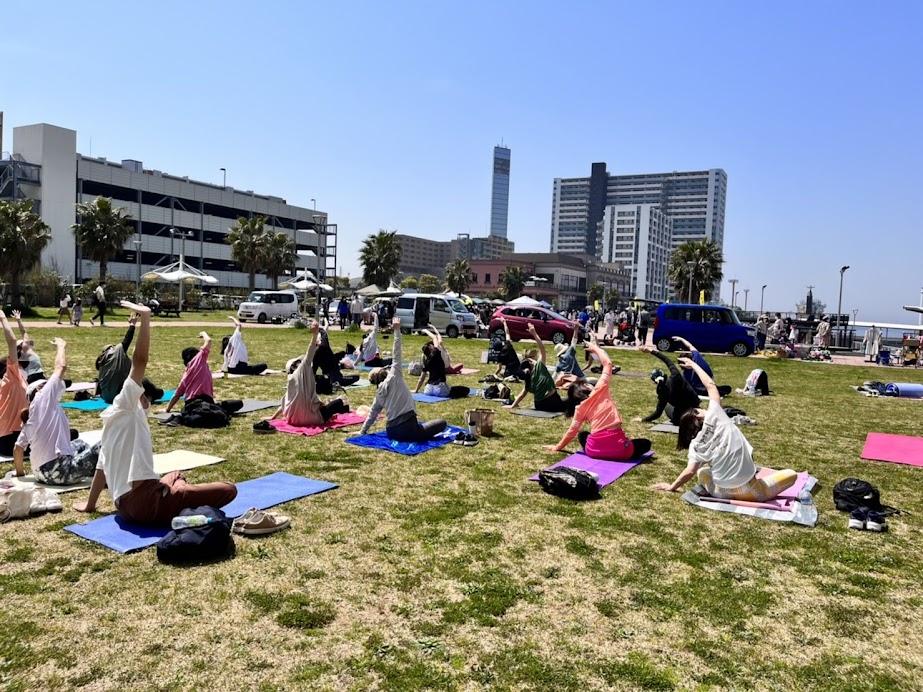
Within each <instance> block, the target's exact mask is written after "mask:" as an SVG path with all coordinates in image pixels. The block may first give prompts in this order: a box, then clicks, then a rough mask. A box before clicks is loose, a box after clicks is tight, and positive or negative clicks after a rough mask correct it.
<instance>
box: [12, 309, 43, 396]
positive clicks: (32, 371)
mask: <svg viewBox="0 0 923 692" xmlns="http://www.w3.org/2000/svg"><path fill="white" fill-rule="evenodd" d="M11 314H12V315H13V319H14V320H16V324H17V325H18V326H19V333H20V334H21V335H22V339H20V340H19V341H17V342H16V347H17V349H18V353H17V358H18V359H19V367H21V368H22V370H23V372H24V373H25V376H26V383H27V384H32V383H33V382H37V381H38V380H44V379H45V372H44V368H43V367H42V359H41V358H39V356H38V354H37V353H36V352H35V341H34V340H33V339H32V337H31V336H29V330H27V329H26V325H24V324H23V323H22V314H21V313H20V312H19V310H13V312H12V313H11Z"/></svg>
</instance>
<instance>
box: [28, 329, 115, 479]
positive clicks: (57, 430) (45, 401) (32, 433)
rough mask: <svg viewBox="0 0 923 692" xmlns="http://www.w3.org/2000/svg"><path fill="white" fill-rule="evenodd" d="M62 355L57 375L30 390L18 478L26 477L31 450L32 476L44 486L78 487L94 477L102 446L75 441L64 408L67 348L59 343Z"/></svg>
mask: <svg viewBox="0 0 923 692" xmlns="http://www.w3.org/2000/svg"><path fill="white" fill-rule="evenodd" d="M52 343H54V345H55V347H56V348H57V349H58V353H57V355H56V356H55V361H54V373H53V374H52V375H51V377H49V378H48V379H47V380H36V381H34V382H32V383H31V384H30V385H29V387H28V389H27V390H26V398H27V399H28V400H29V409H28V415H27V417H26V420H25V421H24V422H25V425H23V428H22V432H20V433H19V437H18V438H17V439H16V446H15V447H14V448H13V464H14V466H15V467H16V475H17V476H24V475H25V473H26V470H25V465H24V463H23V461H24V458H25V452H26V448H31V452H30V454H29V463H30V465H31V466H32V475H34V476H35V480H37V481H39V482H40V483H48V484H50V485H74V484H76V483H80V482H81V481H83V480H84V479H86V478H89V477H90V476H92V475H93V469H95V468H96V456H97V454H98V452H99V445H94V446H93V447H90V446H89V445H87V444H86V443H85V442H83V441H82V440H72V439H71V438H72V437H75V436H76V431H74V435H72V434H71V429H70V424H69V423H68V420H67V415H66V414H65V413H64V409H62V408H61V395H62V394H64V389H65V384H64V373H65V372H66V371H67V344H66V343H65V342H64V339H55V340H54V341H53V342H52Z"/></svg>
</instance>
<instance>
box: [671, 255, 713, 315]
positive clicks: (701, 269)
mask: <svg viewBox="0 0 923 692" xmlns="http://www.w3.org/2000/svg"><path fill="white" fill-rule="evenodd" d="M723 264H724V255H723V253H722V252H721V248H719V247H718V245H717V243H715V242H714V241H711V240H703V241H699V242H696V241H690V242H688V243H683V244H682V245H680V246H679V247H677V248H676V249H675V250H674V251H673V254H672V255H671V256H670V281H672V282H673V292H674V293H675V294H676V296H678V297H679V298H680V299H681V300H682V299H683V298H686V299H688V300H689V301H690V302H696V297H697V296H698V295H699V292H700V291H705V300H709V299H710V298H711V295H712V292H713V291H714V290H715V287H716V286H717V285H718V284H719V283H720V281H721V278H722V277H723V276H724V272H723V271H722V269H721V265H723ZM690 279H691V287H692V290H691V291H690ZM690 294H691V295H690Z"/></svg>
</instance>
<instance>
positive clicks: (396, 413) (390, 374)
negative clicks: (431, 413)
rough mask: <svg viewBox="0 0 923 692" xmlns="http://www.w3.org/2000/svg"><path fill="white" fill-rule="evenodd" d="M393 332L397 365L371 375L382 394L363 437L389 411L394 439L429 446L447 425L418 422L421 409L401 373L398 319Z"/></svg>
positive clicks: (367, 419) (391, 435)
mask: <svg viewBox="0 0 923 692" xmlns="http://www.w3.org/2000/svg"><path fill="white" fill-rule="evenodd" d="M391 329H392V330H393V331H394V361H393V362H392V363H391V366H390V367H389V368H375V369H374V370H372V372H371V373H370V374H369V381H370V382H371V383H372V384H374V385H376V386H377V387H378V392H377V393H376V394H375V401H374V402H373V403H372V408H371V410H370V411H369V415H368V418H366V419H365V423H364V424H363V426H362V430H360V431H359V434H360V435H365V434H366V433H367V432H368V431H369V430H371V428H372V426H373V425H374V424H375V419H376V418H378V414H379V413H381V410H382V409H386V410H387V412H388V419H387V423H386V424H385V430H386V431H387V434H388V437H389V438H390V439H392V440H396V441H397V442H426V441H427V440H431V439H432V438H434V437H435V436H436V435H438V434H439V433H441V432H442V431H443V430H445V427H446V422H445V421H444V420H442V419H439V420H434V421H429V422H428V423H420V422H419V421H417V406H416V403H415V402H414V400H413V395H412V394H411V393H410V387H408V386H407V383H406V382H404V374H403V372H402V369H401V363H402V360H401V358H402V353H401V349H402V347H401V320H400V318H395V319H394V321H393V322H392V323H391Z"/></svg>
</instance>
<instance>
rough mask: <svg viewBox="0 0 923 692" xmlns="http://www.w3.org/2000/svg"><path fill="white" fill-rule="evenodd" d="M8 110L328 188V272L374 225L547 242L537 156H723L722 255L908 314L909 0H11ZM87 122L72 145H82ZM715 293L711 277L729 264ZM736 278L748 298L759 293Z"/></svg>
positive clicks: (717, 162)
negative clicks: (504, 218)
mask: <svg viewBox="0 0 923 692" xmlns="http://www.w3.org/2000/svg"><path fill="white" fill-rule="evenodd" d="M0 23H2V26H3V27H4V29H3V36H2V38H0V59H2V63H3V64H4V65H5V67H4V75H3V77H2V78H0V110H4V111H5V112H6V128H7V132H6V137H5V141H4V143H3V148H4V149H9V148H10V147H11V140H12V127H14V126H17V125H25V124H31V123H34V122H48V123H52V124H55V125H60V126H63V127H68V128H72V129H75V130H77V133H78V149H79V150H80V151H81V153H86V154H90V153H92V154H93V155H94V156H105V157H107V158H109V159H113V160H118V159H122V158H133V159H140V160H142V161H143V162H144V164H145V166H146V167H148V168H157V169H161V170H163V171H166V172H169V173H172V174H176V175H188V176H190V177H191V178H194V179H199V180H207V181H212V182H220V180H221V173H220V172H219V170H218V169H219V168H221V167H225V168H227V170H228V180H227V181H228V184H229V185H233V186H234V187H236V188H238V189H244V190H249V189H253V190H255V191H257V192H261V193H267V194H276V195H279V196H282V197H284V198H286V199H287V200H288V201H289V202H291V203H294V204H300V205H305V206H310V205H311V202H310V199H311V198H314V199H316V200H317V208H318V209H320V210H323V211H325V212H328V213H329V215H330V220H331V222H337V223H338V224H339V229H340V234H341V239H340V242H341V245H340V260H339V263H340V264H341V265H342V267H343V271H344V273H347V272H348V273H350V274H351V275H353V276H355V275H356V273H357V272H358V271H359V265H358V262H357V261H356V250H357V248H358V246H359V243H360V242H361V240H362V239H363V238H364V237H365V236H367V235H368V234H369V233H373V232H375V231H377V230H378V229H379V228H387V229H398V230H399V231H400V232H402V233H409V234H412V235H422V236H426V237H431V238H438V239H449V238H452V237H454V236H455V234H456V233H460V232H470V233H472V234H474V235H486V229H487V227H488V219H489V212H490V175H491V168H492V165H491V156H492V147H493V146H494V145H495V144H498V143H500V141H501V140H502V141H504V142H505V143H506V144H507V145H508V146H510V147H511V149H512V166H511V183H510V215H509V237H510V239H511V240H513V241H515V242H516V246H517V249H518V250H521V251H542V252H545V251H547V250H548V247H549V239H550V227H551V191H552V181H553V179H554V178H555V177H570V176H582V175H589V171H590V164H591V163H592V162H594V161H605V162H606V163H607V164H608V167H609V171H610V172H611V173H646V172H663V171H673V170H694V169H706V168H724V169H725V170H726V171H727V173H728V203H727V219H726V229H725V258H726V260H727V262H726V265H725V278H726V279H727V278H739V279H740V283H739V285H738V290H741V294H740V302H743V297H744V296H743V292H742V289H744V288H749V289H750V295H749V303H750V305H749V307H751V308H752V307H753V306H754V304H756V305H758V301H759V292H760V287H761V286H762V285H763V284H768V287H767V289H766V309H767V310H791V309H793V308H794V304H795V302H796V300H798V299H799V298H801V297H803V295H804V294H805V293H806V286H807V285H808V284H813V285H815V289H814V293H815V295H816V296H817V297H818V298H820V299H822V300H824V301H826V302H827V304H828V305H829V306H830V307H831V308H833V309H835V308H836V301H837V291H838V287H839V268H840V267H841V266H842V265H847V264H848V265H850V267H851V268H850V270H849V271H848V272H847V274H846V280H845V290H844V296H843V307H844V312H845V311H847V310H848V311H852V310H854V309H858V310H859V319H860V320H863V319H878V320H889V321H903V322H907V321H910V322H914V323H915V322H916V321H917V320H916V315H912V314H911V313H906V312H903V311H902V310H900V308H899V306H900V305H901V304H905V303H915V304H916V303H919V301H920V289H921V287H923V270H921V265H923V224H921V222H920V217H919V216H918V208H919V206H920V202H921V199H923V193H921V187H923V186H921V182H923V175H921V162H920V159H921V155H923V135H921V132H920V125H921V122H923V117H921V116H923V89H921V86H923V84H921V72H923V49H921V42H923V3H921V2H919V1H918V0H906V1H900V0H898V1H895V2H888V3H869V2H841V1H833V0H819V1H811V2H804V1H803V0H802V1H800V2H788V1H785V2H772V3H752V2H739V1H733V2H731V1H728V2H706V1H704V0H703V1H701V2H686V1H683V2H679V1H671V0H667V1H663V2H641V1H638V2H614V1H613V2H608V1H603V2H579V1H577V2H575V1H573V0H571V1H570V2H566V3H565V2H545V1H541V0H539V1H533V2H523V1H516V2H513V1H511V2H496V1H495V0H493V1H486V2H482V1H480V0H478V1H471V2H465V3H445V2H424V1H422V0H420V1H418V2H402V1H400V0H397V1H392V2H388V3H381V2H366V1H364V0H363V1H350V2H328V3H314V2H294V1H291V2H288V1H282V0H269V1H267V2H263V3H254V2H241V1H239V0H195V1H193V2H189V1H186V2H176V1H174V0H163V1H161V2H158V3H142V2H124V1H123V0H122V1H118V2H110V1H107V2H104V1H101V0H100V1H92V0H91V1H90V2H83V3H72V2H66V1H65V0H45V1H44V2H31V3H27V2H16V3H5V4H4V7H3V9H2V10H0ZM91 138H92V151H91ZM723 290H724V295H725V297H728V298H729V293H730V288H729V286H728V284H727V283H725V286H724V289H723ZM754 301H756V303H754Z"/></svg>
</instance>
